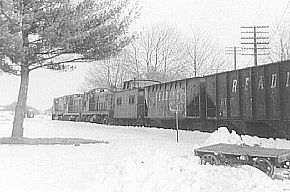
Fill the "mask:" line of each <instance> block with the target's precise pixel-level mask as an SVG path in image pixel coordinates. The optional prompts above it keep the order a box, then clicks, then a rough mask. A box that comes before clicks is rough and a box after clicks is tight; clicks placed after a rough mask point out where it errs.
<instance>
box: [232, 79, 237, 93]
mask: <svg viewBox="0 0 290 192" xmlns="http://www.w3.org/2000/svg"><path fill="white" fill-rule="evenodd" d="M237 84H238V80H237V79H234V80H233V87H232V92H237Z"/></svg>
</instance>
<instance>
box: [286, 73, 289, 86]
mask: <svg viewBox="0 0 290 192" xmlns="http://www.w3.org/2000/svg"><path fill="white" fill-rule="evenodd" d="M289 76H290V72H289V71H288V72H287V77H286V87H289Z"/></svg>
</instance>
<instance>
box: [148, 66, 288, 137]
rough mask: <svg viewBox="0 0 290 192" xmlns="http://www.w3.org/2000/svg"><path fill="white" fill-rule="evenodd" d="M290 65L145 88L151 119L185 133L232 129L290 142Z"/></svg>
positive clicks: (246, 70)
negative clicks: (285, 139) (178, 106)
mask: <svg viewBox="0 0 290 192" xmlns="http://www.w3.org/2000/svg"><path fill="white" fill-rule="evenodd" d="M289 76H290V62H289V61H284V62H277V63H272V64H268V65H262V66H258V67H248V68H244V69H240V70H234V71H227V72H223V73H218V74H214V75H209V76H204V77H198V78H189V79H182V80H178V81H172V82H167V83H162V84H158V85H153V86H148V87H145V99H146V103H147V105H148V116H147V118H150V119H156V122H157V123H156V125H157V126H160V127H166V128H174V127H175V121H174V118H175V116H174V115H175V113H174V111H176V109H173V110H170V105H171V104H172V103H173V104H176V101H178V103H179V104H180V106H181V107H180V110H179V119H180V127H181V128H183V129H189V130H195V129H199V130H201V131H210V132H211V131H214V130H215V129H216V128H217V127H219V126H227V127H228V128H229V129H234V130H236V131H237V132H238V133H240V134H249V135H257V136H262V137H283V138H290V129H289V127H290V117H289V116H290V87H289Z"/></svg>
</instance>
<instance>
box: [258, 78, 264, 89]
mask: <svg viewBox="0 0 290 192" xmlns="http://www.w3.org/2000/svg"><path fill="white" fill-rule="evenodd" d="M258 89H264V77H263V76H259V83H258Z"/></svg>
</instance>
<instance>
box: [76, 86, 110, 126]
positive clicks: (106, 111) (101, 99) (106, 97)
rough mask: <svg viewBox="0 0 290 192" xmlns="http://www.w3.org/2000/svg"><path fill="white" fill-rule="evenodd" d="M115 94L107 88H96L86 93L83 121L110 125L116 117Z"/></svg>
mask: <svg viewBox="0 0 290 192" xmlns="http://www.w3.org/2000/svg"><path fill="white" fill-rule="evenodd" d="M114 100H115V94H114V92H113V91H111V90H109V89H106V88H96V89H92V90H90V91H88V92H85V93H84V103H83V111H82V115H81V120H82V121H87V122H94V123H105V124H106V123H108V122H109V120H110V119H112V118H113V115H114V107H115V101H114Z"/></svg>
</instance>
